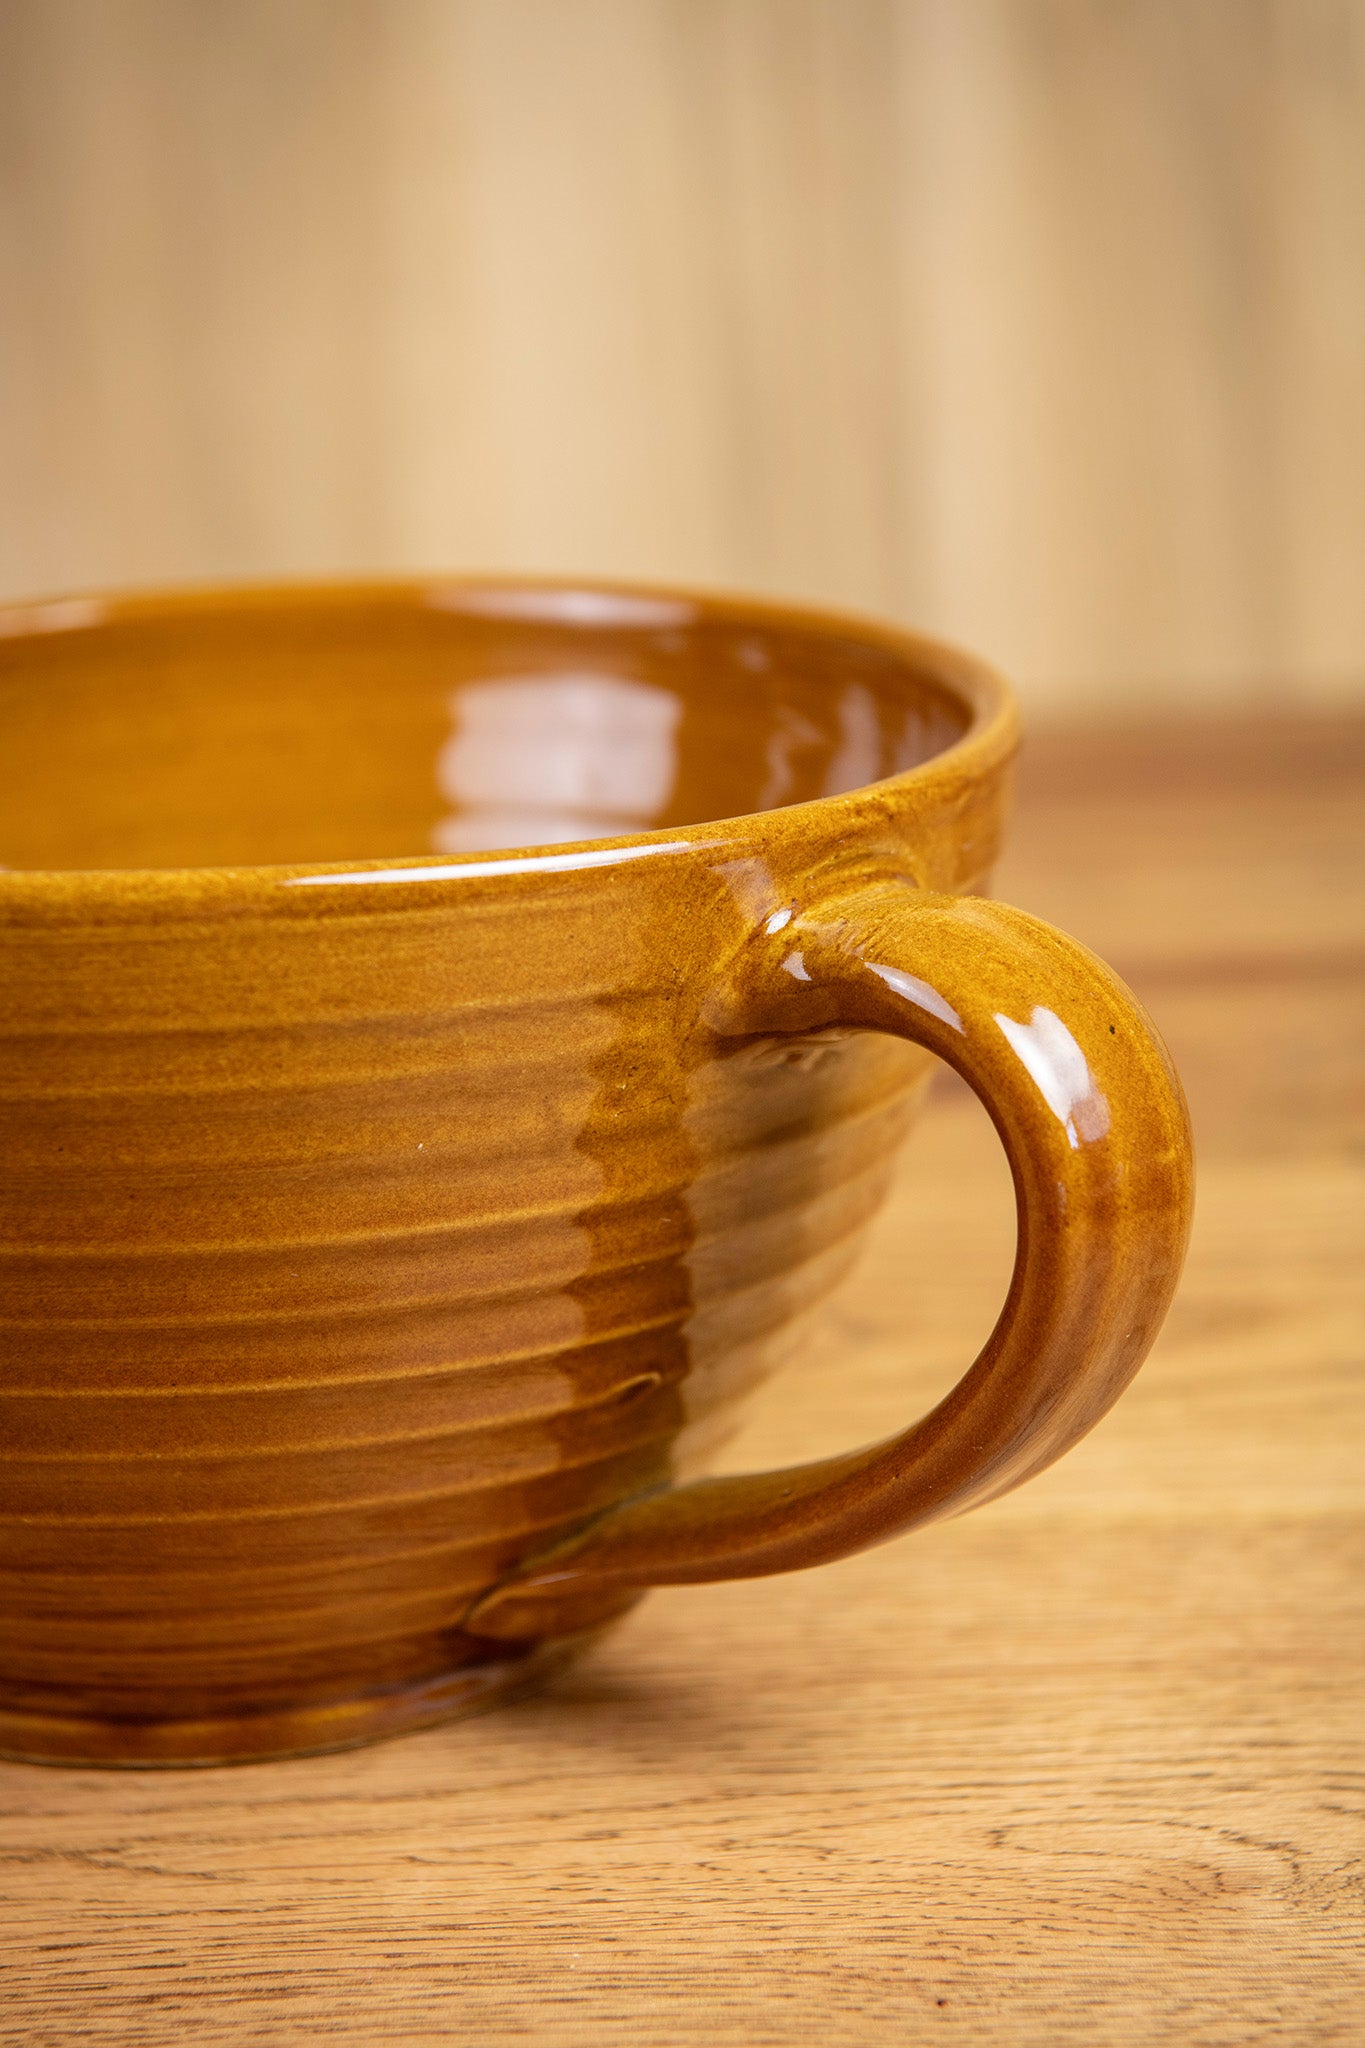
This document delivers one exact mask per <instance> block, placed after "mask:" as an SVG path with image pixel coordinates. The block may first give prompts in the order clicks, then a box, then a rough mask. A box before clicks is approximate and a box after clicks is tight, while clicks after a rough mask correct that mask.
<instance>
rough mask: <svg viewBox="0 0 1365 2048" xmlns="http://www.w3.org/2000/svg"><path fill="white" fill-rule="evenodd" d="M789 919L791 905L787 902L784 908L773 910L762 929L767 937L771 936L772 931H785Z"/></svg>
mask: <svg viewBox="0 0 1365 2048" xmlns="http://www.w3.org/2000/svg"><path fill="white" fill-rule="evenodd" d="M791 921H792V907H791V905H790V904H788V906H787V908H786V909H785V910H775V911H774V912H773V914H772V916H771V917H770V918H769V919H768V922H767V923H766V924H765V925H764V927H763V929H764V931H765V932H766V933H767V934H768V937H769V938H771V937H772V936H773V934H774V932H781V931H785V930H786V928H787V926H788V925H789V924H790V923H791Z"/></svg>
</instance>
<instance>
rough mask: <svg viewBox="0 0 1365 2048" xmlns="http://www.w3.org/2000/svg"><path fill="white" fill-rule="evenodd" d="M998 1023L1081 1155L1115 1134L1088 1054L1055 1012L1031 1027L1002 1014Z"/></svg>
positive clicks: (1036, 1018)
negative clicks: (1081, 1148)
mask: <svg viewBox="0 0 1365 2048" xmlns="http://www.w3.org/2000/svg"><path fill="white" fill-rule="evenodd" d="M995 1021H996V1023H997V1024H998V1025H999V1026H1000V1029H1001V1030H1002V1031H1003V1032H1004V1034H1005V1037H1006V1038H1007V1039H1008V1040H1009V1042H1010V1044H1011V1045H1012V1046H1013V1047H1014V1050H1015V1051H1016V1052H1017V1053H1018V1055H1019V1057H1020V1059H1021V1060H1022V1061H1023V1063H1024V1065H1025V1066H1026V1067H1027V1068H1028V1070H1029V1073H1030V1074H1031V1075H1032V1076H1033V1078H1034V1080H1035V1081H1036V1082H1037V1084H1038V1092H1039V1094H1040V1095H1041V1096H1042V1098H1043V1100H1044V1102H1045V1103H1046V1104H1047V1106H1048V1108H1049V1109H1050V1110H1051V1111H1052V1114H1053V1115H1054V1116H1055V1117H1056V1119H1057V1121H1058V1122H1059V1123H1060V1124H1062V1125H1064V1126H1065V1129H1066V1135H1067V1137H1068V1139H1069V1140H1070V1142H1071V1147H1072V1150H1073V1151H1075V1150H1076V1149H1078V1148H1079V1146H1080V1145H1081V1144H1082V1143H1086V1144H1089V1143H1091V1142H1092V1141H1093V1140H1094V1139H1096V1138H1102V1137H1103V1136H1104V1134H1105V1132H1106V1131H1107V1130H1108V1129H1109V1104H1108V1103H1107V1102H1106V1100H1105V1098H1104V1096H1103V1095H1101V1093H1100V1091H1099V1089H1098V1088H1097V1087H1096V1086H1095V1079H1094V1076H1093V1075H1092V1073H1091V1071H1090V1069H1089V1067H1088V1066H1087V1065H1086V1059H1085V1054H1084V1053H1083V1052H1082V1051H1081V1049H1080V1047H1079V1046H1078V1045H1077V1043H1076V1041H1075V1039H1074V1038H1073V1037H1072V1035H1071V1033H1070V1032H1069V1031H1068V1030H1067V1028H1066V1026H1065V1024H1063V1022H1062V1020H1061V1018H1060V1017H1059V1016H1058V1015H1057V1014H1056V1012H1055V1011H1054V1010H1045V1009H1043V1008H1042V1007H1041V1006H1036V1007H1035V1009H1034V1011H1033V1015H1032V1016H1031V1017H1030V1019H1029V1021H1028V1023H1027V1024H1016V1023H1015V1021H1014V1019H1013V1018H1012V1017H1006V1016H1005V1015H1004V1014H1003V1013H1002V1012H1000V1011H997V1012H996V1014H995Z"/></svg>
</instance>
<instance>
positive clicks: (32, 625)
mask: <svg viewBox="0 0 1365 2048" xmlns="http://www.w3.org/2000/svg"><path fill="white" fill-rule="evenodd" d="M108 616H109V607H108V606H107V605H106V604H104V603H102V602H101V600H100V599H99V598H97V597H59V598H55V599H54V600H53V601H52V602H51V603H50V604H16V605H0V640H19V639H22V638H23V637H24V636H25V635H26V634H28V633H79V632H80V631H81V630H82V629H83V628H84V627H86V626H102V625H103V624H104V622H105V620H106V619H107V618H108Z"/></svg>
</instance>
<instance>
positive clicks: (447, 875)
mask: <svg viewBox="0 0 1365 2048" xmlns="http://www.w3.org/2000/svg"><path fill="white" fill-rule="evenodd" d="M692 850H693V849H692V846H691V844H690V842H689V841H688V840H686V839H665V840H660V841H657V842H655V843H654V844H652V845H649V846H590V847H587V848H585V849H584V850H583V852H581V853H528V854H523V855H522V857H521V858H520V859H519V860H462V861H455V862H446V863H444V864H443V865H442V866H441V867H438V868H371V869H370V870H369V871H368V872H362V873H359V874H354V875H289V876H288V877H286V879H285V883H284V887H285V888H286V889H325V888H328V887H330V886H332V885H334V884H345V883H356V884H360V883H364V882H475V881H479V880H481V879H482V878H484V877H485V876H488V875H559V874H572V873H575V872H576V871H577V870H578V869H580V868H613V867H616V866H617V865H618V864H619V863H620V862H622V861H627V860H645V859H647V858H648V857H649V856H650V855H651V854H656V853H691V852H692Z"/></svg>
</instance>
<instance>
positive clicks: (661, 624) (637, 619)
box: [427, 584, 697, 631]
mask: <svg viewBox="0 0 1365 2048" xmlns="http://www.w3.org/2000/svg"><path fill="white" fill-rule="evenodd" d="M427 603H428V604H429V605H430V606H431V607H432V609H433V610H435V611H443V612H472V613H474V614H476V615H477V616H478V617H480V618H485V619H529V620H532V621H535V620H543V621H544V622H545V624H546V625H564V626H606V627H611V626H620V627H622V628H629V629H632V630H635V631H639V630H640V629H641V628H642V627H643V628H645V629H646V630H648V629H649V628H651V627H652V628H654V629H655V630H659V629H661V628H669V627H678V626H690V625H693V624H694V623H695V621H696V617H697V608H696V606H695V605H693V604H689V603H688V601H687V600H686V599H685V598H680V597H678V598H674V597H650V596H647V595H646V594H645V593H644V592H643V591H630V590H522V589H508V590H499V589H498V588H497V587H496V586H490V587H489V588H487V589H483V590H461V589H460V588H459V586H458V585H449V586H444V587H443V586H441V585H440V584H437V585H436V586H435V587H434V588H433V589H431V590H429V591H428V592H427Z"/></svg>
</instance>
